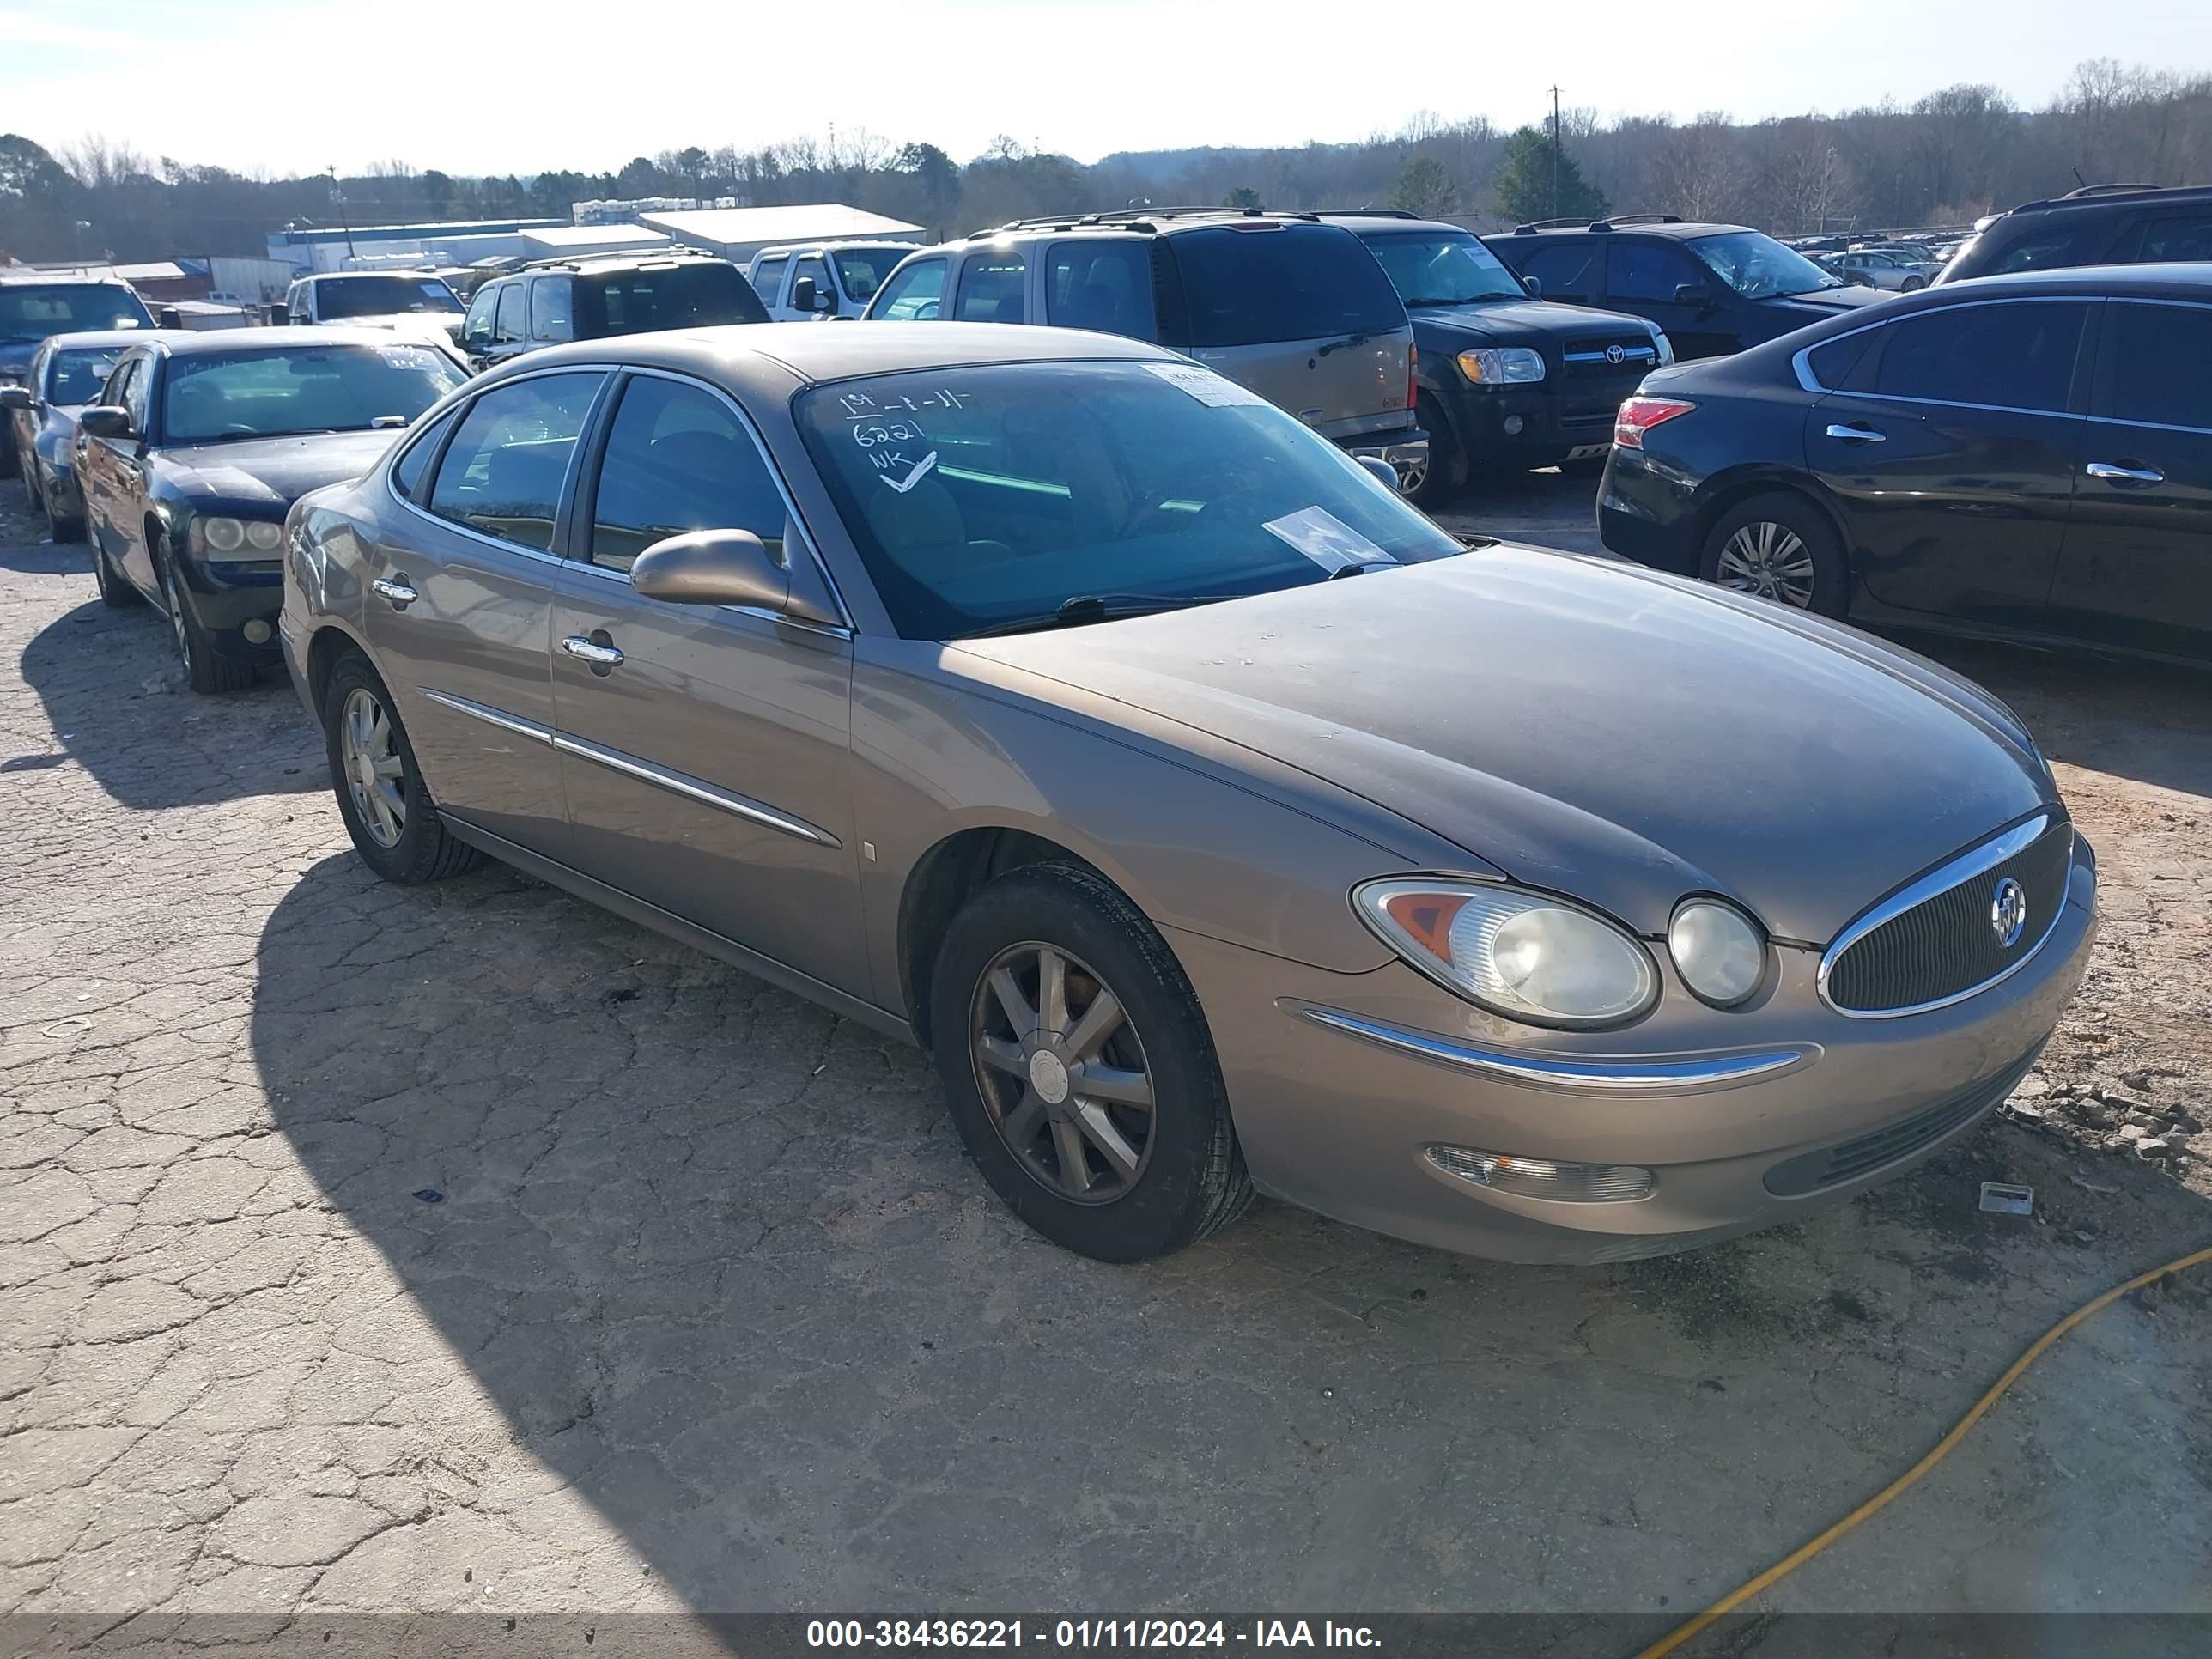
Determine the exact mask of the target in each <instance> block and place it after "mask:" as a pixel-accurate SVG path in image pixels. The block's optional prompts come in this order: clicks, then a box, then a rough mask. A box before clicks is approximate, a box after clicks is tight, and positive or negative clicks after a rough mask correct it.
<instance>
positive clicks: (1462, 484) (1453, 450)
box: [1407, 392, 1467, 513]
mask: <svg viewBox="0 0 2212 1659" xmlns="http://www.w3.org/2000/svg"><path fill="white" fill-rule="evenodd" d="M1414 413H1415V416H1416V418H1417V419H1419V422H1420V423H1421V429H1422V430H1423V431H1425V432H1426V433H1427V434H1428V435H1429V470H1428V471H1427V472H1426V473H1425V474H1424V475H1423V477H1422V478H1421V482H1420V483H1419V484H1418V485H1416V486H1415V487H1414V488H1413V490H1412V491H1411V492H1410V493H1409V494H1408V495H1407V500H1408V501H1412V502H1413V505H1414V506H1416V507H1419V508H1420V509H1421V510H1422V511H1423V512H1424V513H1440V512H1442V511H1443V509H1444V508H1446V507H1449V506H1450V505H1451V504H1452V503H1453V502H1454V501H1456V500H1457V499H1458V498H1459V494H1460V491H1461V490H1462V489H1465V488H1466V486H1467V458H1466V456H1465V455H1464V454H1463V453H1461V450H1460V447H1459V440H1458V439H1457V438H1455V437H1454V436H1453V435H1452V429H1451V428H1450V426H1449V424H1447V423H1446V422H1445V420H1444V413H1443V408H1442V406H1441V405H1439V404H1437V400H1436V399H1435V398H1431V397H1430V396H1429V395H1428V393H1426V392H1423V393H1422V394H1421V395H1420V398H1419V402H1418V403H1417V404H1416V405H1415V410H1414Z"/></svg>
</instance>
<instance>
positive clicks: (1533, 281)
mask: <svg viewBox="0 0 2212 1659" xmlns="http://www.w3.org/2000/svg"><path fill="white" fill-rule="evenodd" d="M1521 286H1522V287H1523V288H1525V289H1528V296H1529V298H1531V299H1534V300H1541V299H1542V298H1543V297H1544V283H1543V279H1542V278H1541V277H1537V276H1523V277H1522V279H1521Z"/></svg>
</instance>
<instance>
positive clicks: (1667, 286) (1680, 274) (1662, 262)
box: [1544, 242, 1711, 305]
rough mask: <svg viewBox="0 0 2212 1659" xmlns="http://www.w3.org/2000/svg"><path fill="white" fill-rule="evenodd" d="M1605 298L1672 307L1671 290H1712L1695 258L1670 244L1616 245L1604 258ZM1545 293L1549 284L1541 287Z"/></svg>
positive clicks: (1672, 296) (1627, 243) (1634, 243)
mask: <svg viewBox="0 0 2212 1659" xmlns="http://www.w3.org/2000/svg"><path fill="white" fill-rule="evenodd" d="M1605 286H1606V294H1607V297H1608V298H1610V299H1614V300H1640V301H1644V302H1645V303H1646V304H1653V303H1656V304H1661V305H1673V304H1674V290H1675V289H1678V288H1684V287H1688V288H1694V289H1698V290H1699V292H1700V293H1703V292H1705V291H1706V290H1707V289H1710V288H1711V283H1708V282H1707V281H1706V280H1705V268H1704V267H1703V266H1702V265H1700V264H1699V263H1698V261H1697V259H1696V258H1695V256H1693V255H1692V254H1690V253H1688V252H1685V251H1684V250H1683V249H1681V248H1679V247H1677V246H1674V244H1673V243H1672V242H1615V243H1613V244H1612V247H1611V251H1610V252H1608V253H1607V256H1606V283H1605ZM1544 290H1545V292H1546V293H1547V294H1548V293H1549V292H1551V284H1550V283H1546V284H1545V285H1544Z"/></svg>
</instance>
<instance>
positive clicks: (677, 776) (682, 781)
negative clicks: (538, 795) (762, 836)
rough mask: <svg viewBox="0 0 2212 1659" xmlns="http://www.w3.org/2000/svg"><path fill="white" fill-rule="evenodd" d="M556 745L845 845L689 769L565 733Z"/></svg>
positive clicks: (737, 813)
mask: <svg viewBox="0 0 2212 1659" xmlns="http://www.w3.org/2000/svg"><path fill="white" fill-rule="evenodd" d="M551 742H552V744H553V747H554V748H555V749H556V750H559V751H560V752H561V753H562V754H564V755H574V756H575V757H577V758H578V759H580V760H587V761H596V762H597V763H599V765H601V766H604V767H605V768H607V769H609V770H610V771H615V772H620V773H622V774H623V775H625V776H628V777H633V778H635V779H637V780H639V781H641V782H644V783H650V784H653V785H656V786H658V787H660V788H663V789H665V790H667V791H669V792H670V793H671V794H678V795H682V796H684V797H685V798H686V799H690V800H696V801H698V802H700V803H702V805H708V806H714V807H719V808H720V809H721V810H722V811H725V812H728V813H730V814H732V815H733V816H734V817H741V818H744V819H746V820H748V821H749V822H750V823H757V824H760V825H762V826H763V828H766V829H775V830H779V831H781V833H782V834H784V835H787V836H795V837H797V838H798V839H799V840H800V841H805V842H813V843H814V844H815V845H816V846H817V847H830V848H836V847H842V846H843V845H844V843H843V842H841V841H839V840H838V839H837V837H836V836H833V835H831V834H830V833H829V831H828V830H827V829H822V828H820V827H819V826H818V825H816V824H811V823H808V822H807V821H806V820H805V819H804V818H796V817H791V816H790V815H789V814H787V813H784V812H779V811H776V810H775V808H774V807H773V806H770V805H768V804H767V803H766V802H765V801H757V800H755V799H753V798H752V797H751V796H750V795H740V794H738V793H737V792H736V791H735V790H731V789H722V788H719V787H716V786H714V784H711V783H708V782H707V781H704V780H703V779H700V778H695V777H693V776H692V775H690V773H688V772H678V771H676V770H674V769H671V768H669V767H665V766H656V765H654V764H653V763H652V762H651V761H647V760H641V759H639V758H638V757H636V756H635V755H631V754H627V753H625V752H624V751H623V750H619V749H609V748H606V747H605V746H603V745H601V744H596V743H592V742H589V741H587V740H586V739H585V738H579V737H573V736H571V735H570V734H569V733H568V732H553V733H552V734H551Z"/></svg>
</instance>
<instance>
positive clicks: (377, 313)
mask: <svg viewBox="0 0 2212 1659" xmlns="http://www.w3.org/2000/svg"><path fill="white" fill-rule="evenodd" d="M467 312H468V307H466V306H464V305H463V304H462V303H461V301H460V296H459V295H457V294H455V293H454V292H453V289H450V288H447V286H446V283H445V279H444V278H442V277H441V276H436V275H435V274H434V273H432V272H430V271H427V270H333V271H324V272H320V273H318V274H317V275H315V276H301V277H299V278H298V279H296V280H295V282H294V283H293V284H292V286H291V287H290V288H289V289H287V290H286V291H285V295H284V303H283V305H282V306H281V307H276V306H272V307H270V319H269V320H270V322H272V323H291V324H294V325H301V326H305V325H313V324H322V323H343V324H345V325H349V326H350V327H355V328H388V329H392V330H395V331H398V332H399V333H402V334H426V333H430V332H433V331H435V332H440V333H442V334H444V335H445V337H446V338H447V340H449V341H451V342H453V343H454V344H456V345H458V344H459V343H460V338H461V319H463V318H464V317H465V315H466V314H467Z"/></svg>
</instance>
